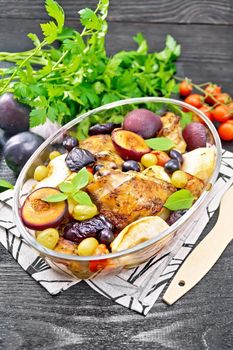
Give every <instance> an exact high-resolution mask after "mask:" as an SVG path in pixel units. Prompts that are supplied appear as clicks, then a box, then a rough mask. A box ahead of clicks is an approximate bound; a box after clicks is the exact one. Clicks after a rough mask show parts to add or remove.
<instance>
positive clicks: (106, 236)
mask: <svg viewBox="0 0 233 350" xmlns="http://www.w3.org/2000/svg"><path fill="white" fill-rule="evenodd" d="M99 240H100V242H101V243H103V244H106V245H109V244H110V243H112V241H113V240H114V234H113V232H112V231H111V230H109V229H108V228H104V229H103V230H102V231H100V233H99Z"/></svg>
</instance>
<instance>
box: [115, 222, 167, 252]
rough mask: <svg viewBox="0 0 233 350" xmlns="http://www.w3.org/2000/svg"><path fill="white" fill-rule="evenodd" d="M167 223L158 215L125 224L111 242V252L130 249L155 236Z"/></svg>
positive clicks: (165, 227) (164, 228)
mask: <svg viewBox="0 0 233 350" xmlns="http://www.w3.org/2000/svg"><path fill="white" fill-rule="evenodd" d="M168 227H169V225H168V224H167V223H166V221H164V220H163V219H162V218H160V217H159V216H146V217H144V218H142V219H139V220H137V221H134V222H132V223H131V224H129V225H128V226H126V227H125V228H124V229H123V230H122V231H121V232H120V233H119V235H118V236H117V237H116V238H115V239H114V241H113V242H112V243H111V248H112V252H113V253H115V252H119V251H121V250H125V249H130V248H132V247H135V246H136V245H138V244H140V243H143V242H145V241H148V240H149V239H152V238H154V237H156V236H157V235H158V234H159V233H160V232H162V231H164V230H166V229H167V228H168Z"/></svg>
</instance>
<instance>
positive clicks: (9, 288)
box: [0, 0, 233, 350]
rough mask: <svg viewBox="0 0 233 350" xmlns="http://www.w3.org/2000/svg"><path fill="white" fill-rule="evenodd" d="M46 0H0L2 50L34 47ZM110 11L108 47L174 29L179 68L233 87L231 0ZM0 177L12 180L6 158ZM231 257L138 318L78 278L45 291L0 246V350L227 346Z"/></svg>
mask: <svg viewBox="0 0 233 350" xmlns="http://www.w3.org/2000/svg"><path fill="white" fill-rule="evenodd" d="M43 4H44V1H41V0H34V1H32V0H0V51H20V50H24V49H27V48H30V45H31V43H30V41H29V39H27V38H26V34H27V33H28V32H36V33H39V32H40V29H39V23H40V22H41V20H45V19H46V18H47V17H46V14H45V12H44V8H43ZM60 4H61V5H62V6H63V7H64V9H65V12H66V15H67V24H69V25H72V26H77V25H78V21H77V11H78V10H79V9H81V8H83V7H87V6H89V7H92V8H94V7H95V4H96V1H95V0H91V1H78V0H77V1H73V0H63V1H60ZM108 19H109V34H108V37H107V49H108V52H109V53H110V54H111V53H113V52H116V51H118V50H121V49H131V48H133V47H134V45H135V44H134V43H133V41H132V36H133V35H134V34H135V33H137V32H139V31H141V32H143V33H144V35H145V36H146V37H147V39H148V41H149V44H150V47H151V49H160V48H162V46H163V42H164V39H165V36H166V33H171V34H172V35H173V36H174V37H175V38H176V39H177V40H178V41H179V42H180V43H181V45H182V57H181V59H180V60H179V72H180V74H182V75H187V76H189V77H190V78H192V79H193V80H194V81H196V82H203V81H209V80H212V81H215V82H217V83H219V84H221V85H222V87H223V89H225V90H226V91H227V92H229V93H231V94H232V95H233V69H232V68H233V67H232V63H233V40H232V37H233V1H232V0H213V1H212V0H206V1H204V0H186V1H185V0H183V1H181V0H174V1H173V0H144V1H140V2H139V1H135V0H124V1H122V0H112V1H111V6H110V11H109V17H108ZM224 146H225V147H226V148H227V149H229V150H232V151H233V147H232V144H225V145H224ZM0 159H1V153H0ZM0 176H1V177H6V178H8V179H11V180H12V179H13V175H12V173H11V172H10V171H9V170H8V169H7V168H6V166H5V165H4V163H3V162H2V161H1V163H0ZM215 220H216V218H214V219H213V220H212V221H211V222H210V223H209V225H208V227H207V229H206V231H205V233H206V232H208V230H209V229H210V228H211V227H212V226H213V224H214V221H215ZM232 261H233V245H232V244H231V245H230V246H229V247H228V248H227V250H226V251H225V252H224V254H223V256H222V257H221V259H220V260H219V261H218V263H217V264H216V265H215V266H214V268H213V269H212V270H211V271H210V272H209V274H208V275H207V276H206V277H205V279H204V280H203V281H201V282H200V283H199V285H198V286H197V287H196V288H194V289H193V290H192V291H191V292H190V293H188V294H187V295H186V296H185V297H184V298H183V299H181V300H180V301H178V302H177V304H176V305H174V306H172V307H168V306H166V305H165V304H163V303H162V302H161V300H159V301H158V302H157V303H156V304H155V306H154V307H153V309H152V310H151V312H150V313H149V314H148V316H147V317H146V318H145V319H144V318H143V317H142V316H139V315H137V314H136V313H132V312H130V311H128V310H126V309H125V308H123V307H121V306H118V305H116V304H113V303H112V302H111V301H109V300H106V299H105V298H104V297H102V296H100V295H98V294H97V293H95V292H94V291H92V290H91V289H90V288H89V287H88V286H87V285H85V284H84V283H81V284H79V285H78V286H75V287H73V288H71V289H69V290H68V291H66V292H64V293H63V294H61V295H59V296H56V297H51V296H50V295H48V293H47V292H46V291H45V290H43V289H42V288H41V287H40V286H39V285H37V284H36V282H35V281H33V280H32V279H31V278H30V277H29V276H28V275H26V273H25V272H24V271H23V270H22V269H21V268H20V267H19V266H18V265H17V264H16V263H15V262H14V261H13V259H12V258H11V256H10V255H9V254H8V253H7V252H6V251H5V250H4V249H3V248H2V247H0V281H1V282H0V349H4V350H5V349H7V350H8V349H9V350H14V349H41V350H42V349H79V348H82V349H113V350H114V349H118V350H120V349H133V348H134V349H145V348H148V349H161V350H163V349H177V350H181V349H182V350H183V349H193V350H200V349H211V350H224V349H232V348H233V314H232V310H233V296H232V290H233V279H232V276H233V262H232Z"/></svg>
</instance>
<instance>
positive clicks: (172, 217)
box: [167, 209, 187, 226]
mask: <svg viewBox="0 0 233 350" xmlns="http://www.w3.org/2000/svg"><path fill="white" fill-rule="evenodd" d="M186 212H187V209H183V210H176V211H173V212H172V213H171V215H170V216H169V218H168V219H167V223H168V225H170V226H171V225H172V224H174V223H175V222H176V221H177V220H179V219H180V218H181V216H183V215H184V214H185V213H186Z"/></svg>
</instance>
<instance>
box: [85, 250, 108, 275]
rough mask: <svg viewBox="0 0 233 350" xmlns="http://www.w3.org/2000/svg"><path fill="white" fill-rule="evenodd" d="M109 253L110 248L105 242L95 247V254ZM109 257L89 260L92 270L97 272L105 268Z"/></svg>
mask: <svg viewBox="0 0 233 350" xmlns="http://www.w3.org/2000/svg"><path fill="white" fill-rule="evenodd" d="M104 254H109V250H108V248H107V247H106V245H105V244H99V245H98V246H97V248H96V249H95V251H94V253H93V255H104ZM107 262H108V260H107V259H104V260H92V261H90V262H89V270H90V271H91V272H97V271H99V270H103V269H104V268H105V267H106V266H107Z"/></svg>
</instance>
